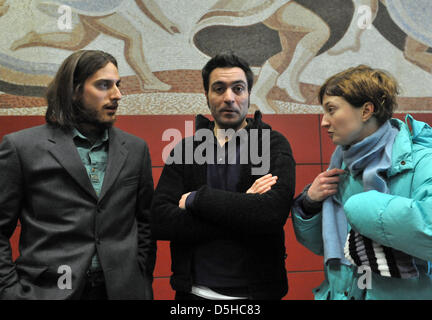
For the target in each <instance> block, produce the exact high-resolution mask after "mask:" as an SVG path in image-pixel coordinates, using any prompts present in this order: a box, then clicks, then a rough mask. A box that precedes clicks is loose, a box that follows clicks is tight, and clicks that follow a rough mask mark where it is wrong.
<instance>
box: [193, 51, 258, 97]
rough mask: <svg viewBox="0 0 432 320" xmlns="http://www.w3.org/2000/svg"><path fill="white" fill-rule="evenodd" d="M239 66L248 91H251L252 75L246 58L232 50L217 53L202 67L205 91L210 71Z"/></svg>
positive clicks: (207, 86)
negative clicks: (244, 76) (244, 77)
mask: <svg viewBox="0 0 432 320" xmlns="http://www.w3.org/2000/svg"><path fill="white" fill-rule="evenodd" d="M235 67H238V68H241V69H242V70H243V71H244V73H245V75H246V80H247V85H248V91H249V92H251V90H252V85H253V79H254V75H253V72H252V70H251V68H250V67H249V64H248V63H247V61H246V60H244V59H242V58H240V57H239V56H237V55H235V54H234V53H232V52H228V53H219V54H217V55H215V56H214V57H213V58H211V59H210V60H209V61H208V62H207V64H206V65H205V66H204V68H203V69H202V73H201V74H202V79H203V86H204V90H205V92H206V93H208V91H209V79H210V73H211V72H212V71H213V70H214V69H216V68H235Z"/></svg>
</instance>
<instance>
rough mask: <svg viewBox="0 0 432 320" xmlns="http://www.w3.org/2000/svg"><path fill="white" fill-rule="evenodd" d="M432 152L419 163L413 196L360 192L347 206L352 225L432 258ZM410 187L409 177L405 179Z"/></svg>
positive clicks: (384, 241) (382, 241)
mask: <svg viewBox="0 0 432 320" xmlns="http://www.w3.org/2000/svg"><path fill="white" fill-rule="evenodd" d="M431 163H432V154H430V155H428V156H425V157H423V158H422V159H421V160H420V161H418V162H417V165H416V167H415V168H414V173H413V176H412V187H411V196H410V197H403V196H399V195H392V194H384V193H380V192H378V191H375V190H372V191H368V192H363V193H359V194H356V195H354V196H352V197H350V198H349V199H348V201H347V202H346V203H345V205H344V209H345V212H346V214H347V218H348V221H349V223H350V224H351V226H352V228H354V229H355V230H356V231H358V232H359V233H360V234H362V235H364V236H366V237H368V238H370V239H372V240H374V241H376V242H378V243H380V244H382V245H385V246H388V247H392V248H395V249H397V250H400V251H403V252H405V253H407V254H410V255H412V256H415V257H417V258H420V259H423V260H429V261H430V260H432V166H431ZM404 181H406V187H407V188H409V183H410V181H408V179H405V180H404Z"/></svg>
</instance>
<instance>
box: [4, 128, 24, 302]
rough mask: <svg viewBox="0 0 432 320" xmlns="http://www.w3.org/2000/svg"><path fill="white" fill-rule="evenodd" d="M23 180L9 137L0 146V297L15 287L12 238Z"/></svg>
mask: <svg viewBox="0 0 432 320" xmlns="http://www.w3.org/2000/svg"><path fill="white" fill-rule="evenodd" d="M22 184H23V178H22V171H21V164H20V159H19V156H18V153H17V150H16V147H15V146H14V144H13V143H12V141H11V139H10V138H9V136H5V137H4V138H3V141H2V143H1V144H0V185H1V186H0V295H1V293H2V292H3V291H4V290H5V289H8V288H9V287H11V286H14V285H17V284H18V275H17V272H16V270H15V264H14V263H13V261H12V248H11V245H10V242H9V238H10V237H11V236H12V234H13V232H14V230H15V228H16V226H17V221H18V218H19V214H20V211H21V203H22V198H23V197H22V195H23V185H22Z"/></svg>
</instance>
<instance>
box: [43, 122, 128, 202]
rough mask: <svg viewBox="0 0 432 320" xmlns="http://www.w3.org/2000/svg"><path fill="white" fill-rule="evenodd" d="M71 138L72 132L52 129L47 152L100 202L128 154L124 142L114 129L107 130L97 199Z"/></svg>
mask: <svg viewBox="0 0 432 320" xmlns="http://www.w3.org/2000/svg"><path fill="white" fill-rule="evenodd" d="M73 136H74V134H73V132H72V131H64V130H62V129H59V128H52V130H51V134H50V136H49V137H48V140H49V141H50V142H51V147H50V149H49V152H50V153H51V154H52V155H53V157H54V158H56V159H57V161H58V162H59V163H60V164H61V165H62V166H63V168H64V169H65V170H66V171H67V172H68V173H69V175H70V176H71V177H72V178H73V179H74V180H75V181H76V182H77V183H78V184H79V185H80V186H81V187H82V188H83V189H84V190H85V191H86V192H87V193H88V194H89V195H91V196H92V197H93V198H95V199H96V200H99V202H100V201H101V200H102V199H103V197H104V196H105V194H106V193H107V191H108V190H109V189H110V188H111V186H112V185H113V183H114V181H115V180H116V178H117V176H118V175H119V173H120V171H121V169H122V167H123V165H124V163H125V160H126V157H127V154H128V151H127V149H126V147H125V146H124V144H125V140H124V138H123V136H122V135H120V134H119V131H118V130H117V129H116V128H110V129H109V131H108V136H109V145H108V164H107V168H106V172H105V177H104V182H103V185H102V190H101V194H100V196H99V198H98V197H97V195H96V192H95V191H94V188H93V186H92V184H91V182H90V179H89V177H88V174H87V171H86V169H85V167H84V165H83V164H82V161H81V158H80V156H79V154H78V150H77V148H76V146H75V144H74V142H73Z"/></svg>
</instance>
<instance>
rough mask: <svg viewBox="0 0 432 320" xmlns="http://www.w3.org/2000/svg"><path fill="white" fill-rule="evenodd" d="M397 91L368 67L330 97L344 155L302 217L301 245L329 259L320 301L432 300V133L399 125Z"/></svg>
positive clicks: (332, 84)
mask: <svg viewBox="0 0 432 320" xmlns="http://www.w3.org/2000/svg"><path fill="white" fill-rule="evenodd" d="M397 93H398V89H397V84H396V81H395V80H394V79H393V77H391V76H390V75H389V74H387V73H386V72H384V71H381V70H374V69H372V68H370V67H367V66H358V67H355V68H350V69H348V70H346V71H343V72H341V73H338V74H336V75H334V76H332V77H331V78H329V79H328V80H327V81H326V82H325V83H324V84H323V86H322V87H321V89H320V92H319V101H320V103H321V104H322V106H323V109H324V116H323V118H322V122H321V126H322V127H323V128H325V129H326V130H327V132H328V134H329V136H330V138H331V139H332V141H333V143H334V144H335V145H337V147H336V149H335V151H334V153H333V155H332V158H331V162H330V166H329V169H328V170H327V171H325V172H323V173H321V174H319V175H318V176H317V177H316V178H315V180H314V181H313V182H312V184H310V185H308V186H306V188H305V189H304V191H303V192H302V193H301V194H300V195H299V196H298V197H297V198H296V201H295V204H294V207H293V209H292V215H293V224H294V230H295V234H296V237H297V240H298V241H299V242H300V243H302V244H303V245H304V246H306V247H307V248H308V249H310V250H311V251H313V252H314V253H316V254H319V255H324V264H325V266H324V270H325V280H324V282H323V283H322V284H321V285H320V286H319V287H318V288H315V289H314V294H315V298H316V299H432V276H431V263H430V262H429V261H432V128H431V127H429V126H428V125H427V124H426V123H423V122H419V121H415V120H414V119H413V118H412V117H411V116H407V118H406V123H404V122H402V121H400V120H397V119H392V118H391V117H392V114H393V110H394V109H395V107H396V95H397ZM410 127H411V128H410Z"/></svg>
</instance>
